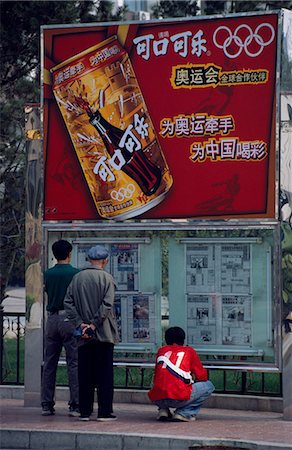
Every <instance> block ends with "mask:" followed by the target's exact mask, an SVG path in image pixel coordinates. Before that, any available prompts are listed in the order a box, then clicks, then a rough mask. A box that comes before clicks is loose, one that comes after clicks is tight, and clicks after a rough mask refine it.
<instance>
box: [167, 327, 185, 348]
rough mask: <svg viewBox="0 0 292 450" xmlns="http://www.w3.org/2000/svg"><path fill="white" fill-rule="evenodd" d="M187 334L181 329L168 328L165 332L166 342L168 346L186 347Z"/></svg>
mask: <svg viewBox="0 0 292 450" xmlns="http://www.w3.org/2000/svg"><path fill="white" fill-rule="evenodd" d="M185 338H186V334H185V332H184V330H183V329H182V328H180V327H171V328H168V329H167V330H166V332H165V342H166V343H167V345H173V344H177V345H184V342H185Z"/></svg>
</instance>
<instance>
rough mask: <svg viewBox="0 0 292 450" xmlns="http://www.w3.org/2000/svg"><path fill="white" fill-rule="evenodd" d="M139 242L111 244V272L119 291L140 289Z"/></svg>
mask: <svg viewBox="0 0 292 450" xmlns="http://www.w3.org/2000/svg"><path fill="white" fill-rule="evenodd" d="M138 248H139V246H138V244H112V245H111V259H110V263H111V274H112V275H113V277H114V279H115V282H116V284H117V290H118V291H138V290H139V252H138Z"/></svg>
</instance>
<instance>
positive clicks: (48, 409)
mask: <svg viewBox="0 0 292 450" xmlns="http://www.w3.org/2000/svg"><path fill="white" fill-rule="evenodd" d="M54 414H55V408H54V407H53V406H48V405H44V406H43V407H42V416H53V415H54Z"/></svg>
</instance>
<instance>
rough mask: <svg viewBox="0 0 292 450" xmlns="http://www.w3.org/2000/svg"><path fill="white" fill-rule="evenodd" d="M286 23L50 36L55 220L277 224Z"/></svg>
mask: <svg viewBox="0 0 292 450" xmlns="http://www.w3.org/2000/svg"><path fill="white" fill-rule="evenodd" d="M277 20H278V16H277V15H276V14H266V15H265V14H264V15H255V16H247V17H236V16H234V17H229V18H218V19H214V18H212V19H206V18H202V19H201V18H200V19H196V20H183V21H159V22H148V23H143V24H141V23H135V24H134V23H133V24H130V25H129V24H128V25H117V24H114V25H112V26H104V25H94V26H86V27H77V26H72V27H64V28H61V27H59V28H57V27H56V28H53V27H48V28H45V29H44V30H43V34H44V55H45V58H44V67H43V74H44V86H43V94H44V141H45V207H44V210H45V219H46V220H96V219H102V218H114V219H115V218H117V219H120V220H123V219H124V218H128V217H137V218H138V219H145V218H147V219H164V218H165V219H167V218H218V219H219V218H246V217H253V218H272V217H275V104H274V98H275V70H276V49H277ZM154 166H155V167H157V168H158V169H157V170H156V169H155V168H154ZM143 172H144V175H145V177H143ZM148 172H149V173H148ZM135 173H136V175H135ZM137 173H138V175H137ZM139 173H141V175H139ZM146 178H147V179H146Z"/></svg>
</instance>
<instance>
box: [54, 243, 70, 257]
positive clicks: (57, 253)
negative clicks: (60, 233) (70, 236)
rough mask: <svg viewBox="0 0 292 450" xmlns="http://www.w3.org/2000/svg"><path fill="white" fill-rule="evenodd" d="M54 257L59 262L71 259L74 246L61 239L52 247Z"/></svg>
mask: <svg viewBox="0 0 292 450" xmlns="http://www.w3.org/2000/svg"><path fill="white" fill-rule="evenodd" d="M52 251H53V255H54V257H55V258H56V260H57V261H64V260H65V259H67V258H69V257H70V254H71V252H72V245H71V244H70V242H68V241H65V240H63V239H60V240H59V241H56V242H54V243H53V245H52Z"/></svg>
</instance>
